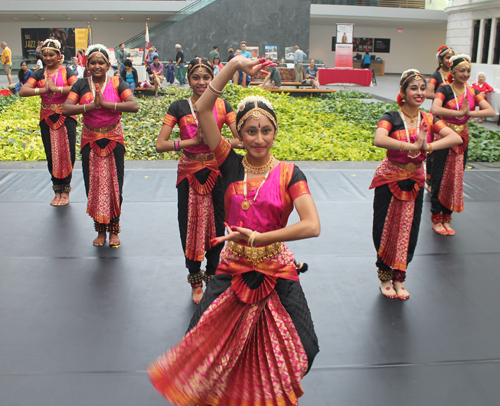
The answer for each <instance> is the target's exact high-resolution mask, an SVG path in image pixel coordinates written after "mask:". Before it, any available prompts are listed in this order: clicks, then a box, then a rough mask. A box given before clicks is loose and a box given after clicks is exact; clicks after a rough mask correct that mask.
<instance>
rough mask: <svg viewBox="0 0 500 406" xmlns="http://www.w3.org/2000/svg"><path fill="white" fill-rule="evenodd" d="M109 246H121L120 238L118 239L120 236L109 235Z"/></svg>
mask: <svg viewBox="0 0 500 406" xmlns="http://www.w3.org/2000/svg"><path fill="white" fill-rule="evenodd" d="M109 246H110V247H119V246H120V237H118V234H114V233H109Z"/></svg>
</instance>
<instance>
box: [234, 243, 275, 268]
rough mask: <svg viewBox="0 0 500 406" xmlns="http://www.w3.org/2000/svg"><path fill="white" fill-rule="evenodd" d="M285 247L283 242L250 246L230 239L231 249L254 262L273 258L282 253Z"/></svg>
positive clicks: (235, 253)
mask: <svg viewBox="0 0 500 406" xmlns="http://www.w3.org/2000/svg"><path fill="white" fill-rule="evenodd" d="M282 249H283V243H282V242H275V243H272V244H269V245H265V246H263V247H255V248H252V247H249V246H247V245H241V244H238V243H236V242H234V241H229V250H230V251H231V252H232V253H233V254H234V255H237V256H239V257H246V259H247V260H248V261H250V262H253V263H254V264H256V263H259V262H262V261H264V260H266V259H270V258H273V257H274V256H276V254H278V253H280V252H281V250H282Z"/></svg>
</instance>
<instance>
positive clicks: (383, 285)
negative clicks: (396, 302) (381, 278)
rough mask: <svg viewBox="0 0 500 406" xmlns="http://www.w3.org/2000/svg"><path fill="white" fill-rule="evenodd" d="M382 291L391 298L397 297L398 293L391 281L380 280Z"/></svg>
mask: <svg viewBox="0 0 500 406" xmlns="http://www.w3.org/2000/svg"><path fill="white" fill-rule="evenodd" d="M379 287H380V293H382V294H383V295H384V296H385V297H388V298H389V299H397V297H398V295H397V293H396V291H395V290H394V289H393V288H392V286H391V281H385V282H380V286H379Z"/></svg>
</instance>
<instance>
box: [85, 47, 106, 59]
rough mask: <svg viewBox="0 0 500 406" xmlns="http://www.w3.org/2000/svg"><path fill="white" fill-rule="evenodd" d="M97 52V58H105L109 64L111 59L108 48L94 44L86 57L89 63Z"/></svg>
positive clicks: (86, 53) (89, 48)
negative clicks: (91, 56)
mask: <svg viewBox="0 0 500 406" xmlns="http://www.w3.org/2000/svg"><path fill="white" fill-rule="evenodd" d="M102 51H104V52H102ZM95 52H96V53H97V54H96V56H97V57H98V58H103V59H104V60H105V61H106V62H107V63H109V57H108V56H107V55H108V48H106V46H105V45H102V44H93V45H91V46H89V47H88V48H87V52H85V55H86V56H87V63H88V61H89V60H90V55H91V54H93V53H95Z"/></svg>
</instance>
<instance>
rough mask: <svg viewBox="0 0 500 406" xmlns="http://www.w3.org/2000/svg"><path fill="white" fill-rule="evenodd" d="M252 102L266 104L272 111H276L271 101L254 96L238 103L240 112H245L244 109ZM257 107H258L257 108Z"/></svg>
mask: <svg viewBox="0 0 500 406" xmlns="http://www.w3.org/2000/svg"><path fill="white" fill-rule="evenodd" d="M252 102H262V103H264V104H265V105H266V106H267V107H269V108H270V109H271V110H272V111H274V108H273V105H272V104H271V102H270V101H269V100H267V99H266V98H265V97H264V96H258V95H254V96H247V97H245V98H244V99H242V100H241V101H240V102H239V103H238V107H237V109H238V111H243V109H244V108H245V106H246V105H247V104H248V103H252ZM256 107H257V106H256Z"/></svg>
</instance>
